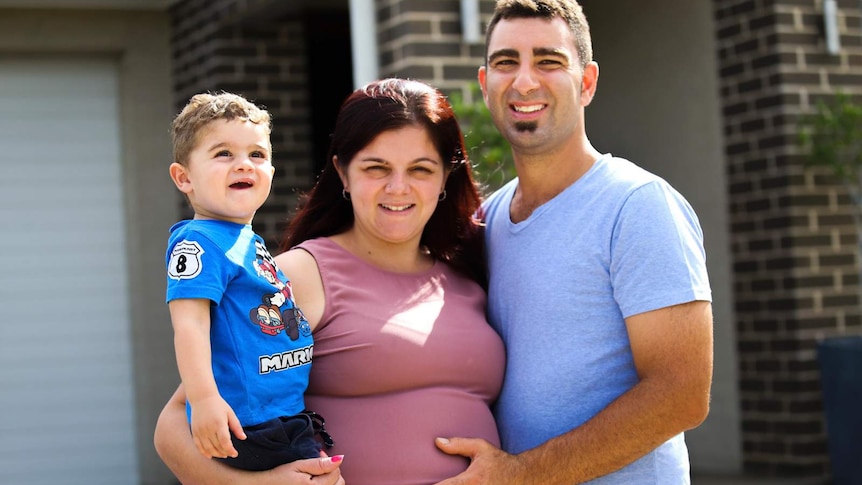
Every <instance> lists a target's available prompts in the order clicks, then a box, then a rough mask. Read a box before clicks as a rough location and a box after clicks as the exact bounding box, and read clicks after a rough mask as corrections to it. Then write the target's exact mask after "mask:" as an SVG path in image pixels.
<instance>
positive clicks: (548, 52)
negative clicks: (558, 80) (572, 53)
mask: <svg viewBox="0 0 862 485" xmlns="http://www.w3.org/2000/svg"><path fill="white" fill-rule="evenodd" d="M533 55H534V56H553V57H563V58H565V59H568V60H570V58H569V54H568V53H567V52H566V51H565V50H564V49H555V48H553V47H536V48H535V49H533Z"/></svg>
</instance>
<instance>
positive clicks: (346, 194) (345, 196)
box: [341, 189, 350, 201]
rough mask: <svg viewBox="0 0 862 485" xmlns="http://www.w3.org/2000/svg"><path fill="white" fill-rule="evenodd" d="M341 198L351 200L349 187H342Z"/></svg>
mask: <svg viewBox="0 0 862 485" xmlns="http://www.w3.org/2000/svg"><path fill="white" fill-rule="evenodd" d="M341 198H342V199H344V200H346V201H349V200H350V192H348V191H347V189H341Z"/></svg>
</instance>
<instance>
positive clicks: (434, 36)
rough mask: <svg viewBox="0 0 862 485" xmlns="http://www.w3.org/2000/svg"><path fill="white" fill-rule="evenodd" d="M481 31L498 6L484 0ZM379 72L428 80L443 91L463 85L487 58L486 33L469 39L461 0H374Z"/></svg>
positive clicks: (457, 88) (474, 76)
mask: <svg viewBox="0 0 862 485" xmlns="http://www.w3.org/2000/svg"><path fill="white" fill-rule="evenodd" d="M479 5H480V18H479V20H478V21H479V23H480V24H481V31H482V32H483V33H484V26H485V24H486V23H487V21H488V20H489V18H490V15H491V12H492V11H493V9H494V1H493V0H481V1H480V4H479ZM376 6H377V25H378V44H379V49H380V51H379V52H380V76H381V77H386V76H397V77H407V78H414V79H420V80H423V81H426V82H428V83H430V84H432V85H433V86H435V87H437V88H439V89H440V90H441V91H443V92H446V93H451V92H453V91H455V90H460V91H462V93H463V95H464V96H466V99H467V100H470V99H471V94H470V92H469V89H467V87H466V86H467V85H468V84H469V83H470V82H474V81H475V80H476V70H477V69H478V68H479V66H480V65H482V63H483V62H484V52H485V51H484V39H483V40H480V41H479V42H477V43H466V42H464V38H463V35H462V31H461V7H460V1H459V0H376Z"/></svg>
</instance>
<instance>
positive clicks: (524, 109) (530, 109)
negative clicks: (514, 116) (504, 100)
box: [515, 104, 542, 113]
mask: <svg viewBox="0 0 862 485" xmlns="http://www.w3.org/2000/svg"><path fill="white" fill-rule="evenodd" d="M540 109H542V105H541V104H534V105H531V106H515V111H517V112H519V113H532V112H534V111H539V110H540Z"/></svg>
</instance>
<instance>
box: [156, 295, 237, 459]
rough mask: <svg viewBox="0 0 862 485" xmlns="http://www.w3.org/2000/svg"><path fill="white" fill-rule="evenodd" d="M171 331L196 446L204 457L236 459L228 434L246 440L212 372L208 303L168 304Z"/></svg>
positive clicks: (183, 301)
mask: <svg viewBox="0 0 862 485" xmlns="http://www.w3.org/2000/svg"><path fill="white" fill-rule="evenodd" d="M168 308H169V309H170V313H171V321H172V322H173V327H174V348H175V351H176V355H177V367H178V368H179V371H180V378H181V379H182V381H183V386H184V387H185V389H186V393H187V395H188V400H189V403H190V404H191V407H192V434H193V435H194V439H195V444H196V445H197V447H198V449H199V450H200V452H201V453H203V454H204V455H205V456H207V457H214V456H215V457H220V458H225V457H228V456H230V457H236V456H237V451H236V449H235V448H234V447H233V444H232V443H231V438H230V431H233V433H234V434H235V435H236V436H237V437H238V438H240V439H245V433H244V432H243V431H242V426H241V424H240V422H239V420H238V419H237V417H236V414H234V412H233V410H232V409H231V408H230V406H229V405H228V404H227V402H225V401H224V399H222V397H221V395H220V394H219V392H218V387H216V382H215V378H214V377H213V372H212V350H211V348H210V301H209V300H206V299H201V298H181V299H176V300H171V302H170V303H169V304H168Z"/></svg>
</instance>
